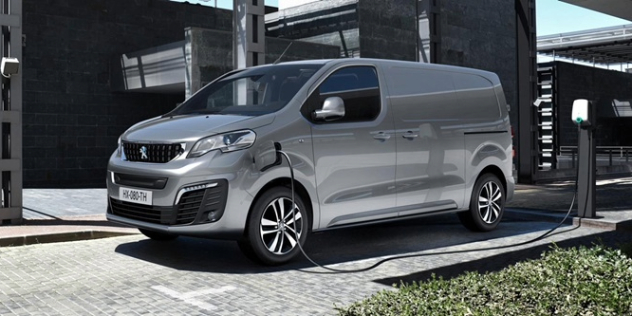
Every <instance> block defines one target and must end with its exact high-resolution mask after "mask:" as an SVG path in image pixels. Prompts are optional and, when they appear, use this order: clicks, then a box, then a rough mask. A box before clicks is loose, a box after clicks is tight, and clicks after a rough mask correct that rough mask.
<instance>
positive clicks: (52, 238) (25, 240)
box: [0, 230, 138, 247]
mask: <svg viewBox="0 0 632 316" xmlns="http://www.w3.org/2000/svg"><path fill="white" fill-rule="evenodd" d="M136 234H138V233H131V232H129V233H128V232H114V231H100V230H87V231H78V232H64V233H53V234H41V235H29V236H15V237H4V238H0V247H16V246H27V245H35V244H46V243H55V242H67V241H80V240H90V239H100V238H108V237H119V236H129V235H136Z"/></svg>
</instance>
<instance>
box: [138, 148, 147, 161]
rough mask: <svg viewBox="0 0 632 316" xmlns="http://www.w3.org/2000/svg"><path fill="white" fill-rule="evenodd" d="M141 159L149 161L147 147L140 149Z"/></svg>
mask: <svg viewBox="0 0 632 316" xmlns="http://www.w3.org/2000/svg"><path fill="white" fill-rule="evenodd" d="M140 159H144V160H147V159H149V157H147V147H145V146H143V147H141V148H140Z"/></svg>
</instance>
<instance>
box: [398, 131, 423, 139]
mask: <svg viewBox="0 0 632 316" xmlns="http://www.w3.org/2000/svg"><path fill="white" fill-rule="evenodd" d="M402 137H404V138H406V139H415V138H417V137H419V134H413V133H412V132H408V133H406V134H404V135H402Z"/></svg>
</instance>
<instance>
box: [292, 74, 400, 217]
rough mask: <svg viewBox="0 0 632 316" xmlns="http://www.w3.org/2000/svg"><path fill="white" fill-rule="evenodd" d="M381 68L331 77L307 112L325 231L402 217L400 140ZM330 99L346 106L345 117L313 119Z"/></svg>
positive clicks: (309, 102) (307, 105) (317, 91)
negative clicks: (397, 146)
mask: <svg viewBox="0 0 632 316" xmlns="http://www.w3.org/2000/svg"><path fill="white" fill-rule="evenodd" d="M378 78H379V77H378V71H377V68H376V67H375V66H372V65H366V66H347V67H343V68H339V69H336V70H334V71H333V72H331V73H330V74H329V75H327V76H326V79H325V80H324V81H323V82H322V83H321V84H320V85H318V87H317V88H316V89H315V90H314V92H313V93H312V94H311V95H310V97H309V98H308V100H307V102H306V103H305V104H304V106H303V108H302V110H301V111H302V113H303V115H304V116H305V118H306V119H307V120H308V121H309V122H310V125H311V130H312V140H313V146H314V164H315V173H316V174H315V178H316V185H317V191H318V199H319V203H320V209H321V223H320V227H321V228H325V227H332V226H337V225H344V224H350V223H354V222H361V221H369V220H375V219H380V218H384V217H392V216H397V212H396V211H395V210H394V207H395V197H396V192H395V137H394V133H393V118H392V116H391V114H390V112H389V111H388V108H387V106H386V104H385V102H384V97H383V94H382V92H381V89H380V81H379V79H378ZM330 97H340V98H342V100H343V101H344V104H345V112H346V113H345V115H344V117H342V118H340V119H337V120H333V121H330V122H326V121H319V120H316V119H313V118H312V113H313V112H314V110H319V109H321V108H322V104H323V102H324V101H325V100H326V99H327V98H330Z"/></svg>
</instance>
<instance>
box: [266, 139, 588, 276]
mask: <svg viewBox="0 0 632 316" xmlns="http://www.w3.org/2000/svg"><path fill="white" fill-rule="evenodd" d="M280 147H281V146H280V145H278V146H276V151H277V152H278V153H279V154H281V155H282V156H283V157H285V159H286V160H287V163H288V165H289V167H290V178H291V181H290V182H291V191H292V194H291V198H292V216H293V217H295V216H296V212H297V211H298V210H297V207H296V203H295V202H294V194H295V193H294V168H293V167H292V161H291V159H290V156H289V155H288V154H287V153H285V152H284V151H282V150H281V149H280ZM578 165H579V164H578ZM578 171H579V167H578ZM578 174H579V172H578ZM576 197H577V179H575V193H574V194H573V200H572V201H571V206H570V207H569V208H568V211H567V212H566V216H564V218H563V219H562V220H561V221H560V222H559V223H558V224H557V225H556V226H555V227H553V228H551V229H549V230H548V231H546V232H545V233H544V234H542V235H539V236H537V237H535V238H533V239H530V240H527V241H523V242H520V243H517V244H512V245H505V246H497V247H485V248H476V249H467V250H454V251H445V252H442V253H431V254H430V253H421V254H412V255H398V256H393V257H388V258H384V259H382V260H380V261H378V262H376V263H374V264H372V265H370V266H368V267H365V268H360V269H351V270H343V269H336V268H331V267H326V266H323V265H321V264H319V263H318V262H316V261H314V260H313V259H312V258H310V257H309V256H308V255H307V253H306V252H305V250H303V246H302V245H301V238H300V236H297V241H298V242H297V243H296V244H297V245H298V248H299V249H300V250H301V253H303V256H305V258H306V259H307V260H308V261H309V262H311V263H312V264H313V265H314V266H317V267H319V268H321V269H324V270H326V271H307V270H300V271H303V272H307V273H315V274H341V273H358V272H365V271H369V270H373V269H375V268H377V267H378V266H380V265H382V264H384V263H386V262H388V261H392V260H398V259H406V258H416V257H425V256H430V255H435V256H436V255H438V254H458V253H467V252H475V251H487V250H498V249H506V248H513V247H519V246H523V245H527V244H530V243H534V242H536V241H539V240H542V239H544V238H546V237H548V236H552V235H553V232H554V231H555V230H557V229H558V228H560V227H561V226H562V225H563V224H564V222H566V219H567V218H568V216H569V215H570V213H571V211H572V209H573V205H574V204H575V198H576ZM299 212H300V211H299ZM292 224H293V226H294V227H293V228H294V231H295V232H297V234H298V230H296V221H293V223H292ZM577 228H579V226H577V227H575V228H572V229H570V230H567V231H571V230H575V229H577ZM567 231H565V232H567ZM301 232H303V231H301ZM305 233H307V232H305Z"/></svg>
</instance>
